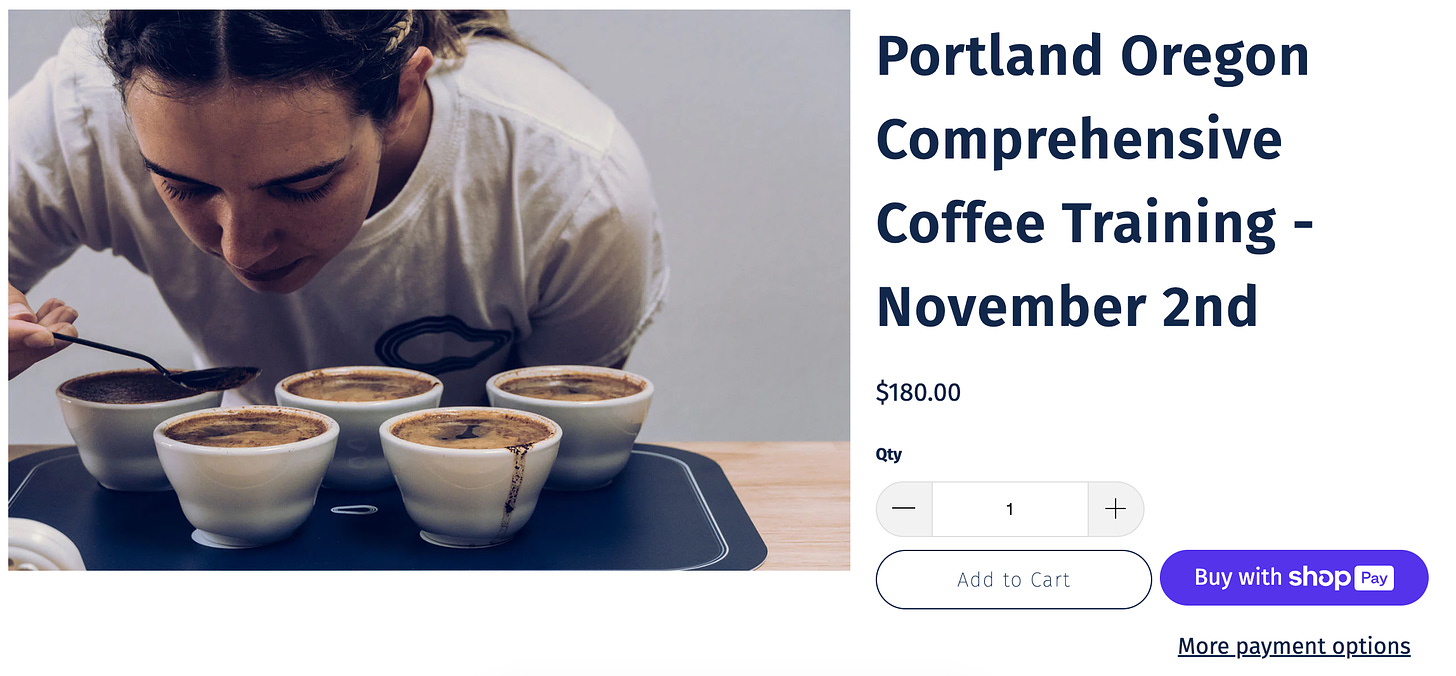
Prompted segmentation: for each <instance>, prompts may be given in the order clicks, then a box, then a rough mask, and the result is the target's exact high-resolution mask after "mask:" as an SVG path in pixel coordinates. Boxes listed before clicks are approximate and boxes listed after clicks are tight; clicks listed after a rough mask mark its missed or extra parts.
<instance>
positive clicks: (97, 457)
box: [56, 369, 222, 491]
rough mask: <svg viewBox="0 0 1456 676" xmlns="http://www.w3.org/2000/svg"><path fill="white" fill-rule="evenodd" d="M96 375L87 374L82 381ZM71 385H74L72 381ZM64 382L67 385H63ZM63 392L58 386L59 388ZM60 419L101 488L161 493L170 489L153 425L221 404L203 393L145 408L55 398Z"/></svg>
mask: <svg viewBox="0 0 1456 676" xmlns="http://www.w3.org/2000/svg"><path fill="white" fill-rule="evenodd" d="M131 372H146V373H151V372H153V370H152V369H124V370H121V371H105V372H103V373H131ZM92 375H99V374H87V375H86V376H80V377H82V378H85V377H89V376H92ZM73 380H74V379H73ZM67 382H70V381H67ZM62 386H64V384H62ZM56 398H57V399H59V400H60V402H61V417H62V418H64V419H65V421H66V429H68V430H70V432H71V438H72V439H74V440H75V441H76V449H77V450H78V451H79V452H80V455H81V464H82V465H84V466H85V467H86V471H87V472H90V473H91V476H93V477H95V478H96V481H97V482H99V483H100V484H101V485H102V486H105V487H106V488H110V489H111V490H114V491H165V490H168V489H170V488H171V487H172V486H171V484H169V483H168V482H167V474H166V473H165V472H163V471H162V463H161V462H160V461H159V460H157V446H156V444H154V443H152V430H154V429H156V427H157V423H160V422H162V421H163V420H166V419H168V418H171V417H173V416H175V415H179V414H182V413H186V412H189V411H196V410H199V409H205V408H215V407H217V405H218V404H220V403H222V392H203V393H201V394H196V395H193V396H190V397H185V398H182V399H173V400H171V401H158V402H151V403H146V404H103V403H98V402H94V401H87V400H85V399H77V398H75V397H71V396H67V395H65V394H62V393H61V389H60V387H57V388H56Z"/></svg>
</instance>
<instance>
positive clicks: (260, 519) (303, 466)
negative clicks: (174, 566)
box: [152, 406, 339, 548]
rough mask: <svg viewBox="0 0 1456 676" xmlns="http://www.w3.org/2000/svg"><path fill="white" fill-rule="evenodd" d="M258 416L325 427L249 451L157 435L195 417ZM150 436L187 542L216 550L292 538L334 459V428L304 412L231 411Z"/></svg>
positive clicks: (254, 408) (336, 432) (327, 419)
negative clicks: (191, 530) (186, 525)
mask: <svg viewBox="0 0 1456 676" xmlns="http://www.w3.org/2000/svg"><path fill="white" fill-rule="evenodd" d="M258 410H275V411H286V412H288V413H292V414H295V415H304V416H309V417H312V418H315V419H317V420H322V421H324V422H325V424H326V428H325V430H324V433H323V434H320V435H318V436H316V437H310V438H308V439H304V440H302V441H295V442H292V443H288V444H278V445H276V446H258V447H253V448H217V447H212V446H199V445H196V444H189V443H185V442H181V441H177V440H175V439H172V438H170V437H168V436H167V435H165V434H163V433H162V431H163V430H165V429H166V428H167V427H168V426H169V425H172V424H173V423H176V422H177V421H180V420H183V419H185V418H187V417H189V416H193V415H201V414H208V415H211V414H215V413H229V412H238V411H258ZM152 438H153V439H154V440H155V442H156V445H157V457H159V458H160V459H161V461H162V468H163V469H165V470H166V472H167V478H168V479H171V481H172V488H173V489H174V490H176V491H177V500H178V501H179V502H181V503H182V513H183V514H185V515H186V516H187V520H188V521H189V522H191V523H192V525H193V526H195V527H196V528H197V530H198V531H199V533H197V534H194V536H193V539H194V540H197V541H198V542H200V543H201V544H205V545H209V546H214V547H224V548H241V547H256V546H259V545H265V544H269V543H272V542H277V541H279V540H282V539H284V538H286V537H288V536H289V535H292V534H293V531H295V530H297V529H298V527H299V526H301V525H303V522H304V521H305V520H306V519H308V515H309V512H310V511H312V510H313V505H314V500H315V499H316V498H317V497H318V489H319V484H321V483H322V482H323V479H324V470H325V469H327V468H328V466H329V460H330V459H331V458H333V456H334V443H335V442H336V441H337V440H338V438H339V424H338V423H337V422H335V421H334V419H333V418H330V417H328V416H326V415H323V414H321V413H315V412H313V411H305V410H302V409H296V408H285V407H282V406H237V407H231V408H220V409H214V410H212V411H205V412H193V413H184V414H182V415H179V416H176V417H173V418H170V419H168V420H165V421H163V422H162V423H161V424H160V425H157V427H156V429H155V430H153V432H152Z"/></svg>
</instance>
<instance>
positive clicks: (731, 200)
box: [9, 11, 849, 443]
mask: <svg viewBox="0 0 1456 676" xmlns="http://www.w3.org/2000/svg"><path fill="white" fill-rule="evenodd" d="M73 20H81V21H84V20H86V16H85V15H83V14H81V13H79V12H64V11H55V12H40V11H12V12H10V36H9V37H10V50H9V51H10V69H9V77H10V89H9V91H10V93H11V94H13V93H14V92H15V91H16V90H17V89H18V88H19V87H20V86H21V85H23V84H24V83H25V82H26V81H28V80H29V79H30V78H31V77H32V76H33V75H34V74H35V72H36V69H37V68H39V66H40V64H41V63H42V62H43V61H44V60H45V59H46V58H48V57H49V56H51V55H53V54H54V53H55V52H56V49H57V47H58V46H59V45H60V41H61V38H62V37H63V36H64V35H65V32H66V31H67V30H68V29H69V28H70V26H71V25H73ZM512 20H513V23H514V24H515V25H516V27H517V28H518V30H520V32H521V33H522V34H523V35H524V36H525V37H526V39H527V40H529V41H531V42H532V43H533V44H534V45H535V46H536V47H538V48H540V49H541V50H542V51H544V52H545V53H547V54H549V55H550V56H552V57H553V58H555V59H556V60H558V61H559V62H560V63H561V64H562V65H564V66H565V67H566V68H567V70H568V71H570V72H571V73H572V74H573V75H575V76H576V77H577V78H578V79H579V80H581V81H582V82H583V83H585V84H586V85H587V86H588V87H590V88H591V89H592V90H593V91H594V92H595V93H596V94H597V96H599V97H601V98H602V99H603V100H604V101H606V102H607V104H608V105H610V106H611V107H612V108H613V109H614V110H615V111H616V113H617V115H618V116H619V117H620V118H621V119H622V120H623V122H624V123H625V124H626V126H627V128H628V129H629V130H631V131H632V135H633V137H634V138H635V139H636V141H637V143H638V145H639V146H640V147H641V149H642V153H643V155H644V156H645V157H646V159H647V163H648V167H649V168H650V169H651V171H652V174H653V181H654V188H655V191H656V194H657V199H658V202H659V205H660V207H661V210H662V215H663V219H664V223H665V226H666V229H667V237H668V240H667V245H668V257H669V261H670V263H671V265H672V279H671V288H670V290H669V302H668V305H667V307H666V308H665V309H664V311H663V312H662V313H661V314H659V315H658V318H657V321H656V323H654V324H653V326H652V328H651V329H649V330H648V332H647V333H646V334H645V335H644V337H643V338H642V340H641V342H640V343H639V344H638V346H637V349H636V350H635V351H634V352H633V355H632V359H631V362H630V363H629V364H628V368H629V369H631V370H633V371H637V372H639V373H642V374H643V375H646V376H647V377H649V378H651V379H652V380H653V381H654V383H655V384H656V385H657V388H658V394H657V398H656V400H655V401H654V402H653V408H652V414H651V416H650V417H649V418H648V420H647V425H646V427H645V428H644V429H643V432H642V436H643V439H645V440H649V441H672V440H680V441H698V440H723V441H756V440H838V439H848V438H849V405H848V402H849V399H848V397H849V391H848V389H849V294H848V289H849V237H848V227H849V58H848V57H849V13H848V12H843V11H840V12H540V11H535V12H513V13H512ZM52 296H55V297H59V298H61V299H62V300H65V301H66V302H67V303H69V304H71V305H72V306H73V307H76V308H77V309H78V310H79V311H80V313H81V319H80V320H79V321H78V322H77V326H78V327H79V328H80V330H81V333H82V335H88V336H91V337H94V338H97V339H101V340H107V339H109V340H111V341H114V342H115V343H117V344H120V345H125V346H130V347H135V348H142V347H144V348H146V350H145V351H149V352H152V353H154V355H156V356H158V357H159V358H160V359H161V361H163V362H164V363H173V364H184V365H185V364H189V363H191V349H190V347H189V346H188V343H187V340H186V338H185V337H184V336H183V334H182V331H181V329H180V328H178V326H177V324H176V322H175V321H174V320H173V319H172V318H171V315H170V314H169V313H168V311H167V309H166V307H165V306H164V305H163V304H162V301H161V299H160V297H159V296H158V295H157V293H156V291H155V289H153V288H152V285H151V282H150V280H148V279H147V278H146V277H144V276H142V275H141V274H140V273H138V272H136V271H135V270H134V269H132V268H131V267H130V265H128V264H127V263H126V262H124V261H122V260H121V259H118V258H113V257H112V256H111V255H110V254H109V253H106V252H102V253H97V252H93V251H90V250H85V249H83V250H81V251H80V252H78V253H77V254H76V256H75V257H73V258H72V259H71V260H70V261H68V262H67V263H66V264H65V265H64V266H62V267H61V268H58V269H57V270H56V271H54V272H53V273H51V275H49V276H48V277H47V278H46V279H45V280H43V281H42V282H41V283H40V284H39V285H37V287H36V288H35V289H34V290H33V291H32V293H31V294H30V299H31V301H32V305H37V304H39V303H40V302H42V301H44V300H45V299H46V298H49V297H52ZM127 362H128V360H126V359H124V358H119V357H113V356H111V355H108V354H105V353H101V352H97V351H94V350H87V349H86V348H81V347H73V348H69V349H67V350H66V351H65V352H62V353H61V354H59V355H57V356H56V357H55V358H52V359H50V360H47V361H46V362H42V363H41V364H39V365H37V366H35V367H33V368H31V369H30V370H29V371H27V372H25V373H24V374H22V375H21V376H20V377H18V378H16V379H15V380H13V381H11V382H10V408H9V414H10V433H9V435H10V442H11V443H48V442H67V441H69V435H68V434H67V433H66V430H65V426H64V424H63V423H62V421H61V417H60V411H59V409H58V408H57V406H56V402H55V397H54V395H53V393H52V391H53V390H54V388H55V386H56V385H57V384H58V383H60V382H61V381H62V380H65V379H66V378H69V377H71V376H74V375H79V374H82V373H87V372H90V371H96V370H101V369H107V368H130V367H132V366H133V365H134V363H127Z"/></svg>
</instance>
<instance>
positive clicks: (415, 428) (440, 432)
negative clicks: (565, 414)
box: [389, 411, 551, 449]
mask: <svg viewBox="0 0 1456 676" xmlns="http://www.w3.org/2000/svg"><path fill="white" fill-rule="evenodd" d="M389 431H390V432H391V433H392V434H394V436H396V437H399V438H400V439H403V440H405V441H412V442H414V443H417V444H424V445H426V446H439V447H441V448H475V449H488V448H511V447H525V448H530V446H531V445H532V444H535V443H538V442H541V441H545V440H546V439H548V438H550V436H551V428H550V427H547V426H546V425H544V424H542V423H539V422H536V421H535V420H531V419H529V418H523V417H517V416H513V415H510V414H504V413H502V414H482V413H477V412H472V411H466V412H461V413H431V414H428V415H421V416H416V417H413V418H407V419H405V420H401V421H400V422H397V423H395V424H394V427H392V428H390V430H389Z"/></svg>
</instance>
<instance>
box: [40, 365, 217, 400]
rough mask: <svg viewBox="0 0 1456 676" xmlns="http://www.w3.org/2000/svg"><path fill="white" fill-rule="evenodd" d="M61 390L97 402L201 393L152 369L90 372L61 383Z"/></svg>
mask: <svg viewBox="0 0 1456 676" xmlns="http://www.w3.org/2000/svg"><path fill="white" fill-rule="evenodd" d="M60 390H61V394H64V395H66V396H68V397H71V398H72V399H80V400H82V401H90V402H95V403H98V404H152V403H156V402H159V401H172V400H173V399H185V398H187V397H191V396H194V395H197V394H200V393H199V392H197V391H196V390H189V389H187V388H185V387H182V386H181V385H178V384H177V383H174V382H172V381H170V380H167V377H166V376H164V375H162V374H160V373H157V372H156V371H155V370H153V369H137V370H134V371H107V372H105V373H92V374H90V375H84V376H80V377H78V378H72V379H70V380H67V381H66V382H64V383H61V387H60Z"/></svg>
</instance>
